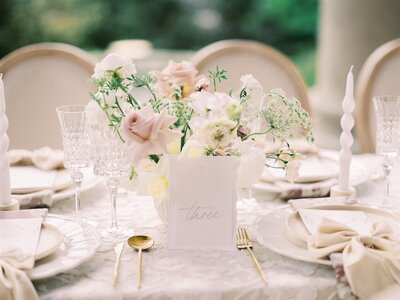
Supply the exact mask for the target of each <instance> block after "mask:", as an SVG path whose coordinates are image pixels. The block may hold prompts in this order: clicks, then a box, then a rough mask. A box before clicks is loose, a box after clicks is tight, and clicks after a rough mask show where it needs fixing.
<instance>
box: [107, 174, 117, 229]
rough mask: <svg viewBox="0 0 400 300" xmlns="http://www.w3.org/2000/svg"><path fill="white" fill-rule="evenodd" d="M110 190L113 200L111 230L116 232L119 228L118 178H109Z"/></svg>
mask: <svg viewBox="0 0 400 300" xmlns="http://www.w3.org/2000/svg"><path fill="white" fill-rule="evenodd" d="M107 186H108V190H109V192H110V200H111V226H110V231H111V232H114V231H117V230H118V223H117V192H118V186H119V180H118V179H116V178H109V179H108V180H107Z"/></svg>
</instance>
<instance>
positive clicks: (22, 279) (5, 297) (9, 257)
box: [0, 248, 39, 300]
mask: <svg viewBox="0 0 400 300" xmlns="http://www.w3.org/2000/svg"><path fill="white" fill-rule="evenodd" d="M34 264H35V259H34V258H33V256H29V257H27V256H25V255H24V254H23V252H22V251H21V250H20V249H17V248H13V249H9V250H5V251H4V252H2V253H0V268H1V272H0V299H2V300H19V299H27V300H35V299H39V297H38V295H37V294H36V290H35V288H34V286H33V284H32V282H31V281H30V279H29V278H28V275H27V274H26V273H25V272H26V271H28V270H30V269H32V268H33V266H34Z"/></svg>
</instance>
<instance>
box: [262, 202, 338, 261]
mask: <svg viewBox="0 0 400 300" xmlns="http://www.w3.org/2000/svg"><path fill="white" fill-rule="evenodd" d="M293 212H294V210H293V209H292V208H291V206H290V205H285V206H283V207H280V208H277V209H275V210H273V211H271V212H270V213H268V214H267V215H265V216H263V217H260V218H258V219H257V220H256V222H255V224H254V227H255V228H254V232H255V235H256V238H257V241H258V243H260V244H261V245H263V246H264V247H266V248H268V249H270V250H272V251H274V252H276V253H278V254H281V255H284V256H287V257H290V258H293V259H297V260H301V261H306V262H313V263H319V264H323V265H330V264H331V263H330V261H326V260H323V259H315V258H313V257H312V256H311V255H310V254H309V253H308V251H307V250H306V249H304V248H301V247H299V246H296V245H294V244H293V243H291V242H290V241H289V240H288V239H287V238H286V236H287V232H286V227H285V222H286V219H287V218H288V217H289V216H290V214H292V213H293Z"/></svg>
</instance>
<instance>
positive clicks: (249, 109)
mask: <svg viewBox="0 0 400 300" xmlns="http://www.w3.org/2000/svg"><path fill="white" fill-rule="evenodd" d="M240 81H241V82H242V89H245V90H246V93H247V100H246V101H245V102H244V103H243V113H242V116H243V119H244V120H243V121H245V122H250V124H247V127H249V128H250V129H252V131H258V130H259V129H260V123H259V122H258V121H257V120H254V119H255V117H256V115H257V113H258V111H259V110H260V108H262V107H263V106H264V104H265V103H264V102H265V94H264V90H263V87H262V85H261V84H260V82H259V81H258V80H257V79H255V78H254V77H253V75H250V74H247V75H243V76H242V77H241V78H240Z"/></svg>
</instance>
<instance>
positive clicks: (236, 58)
mask: <svg viewBox="0 0 400 300" xmlns="http://www.w3.org/2000/svg"><path fill="white" fill-rule="evenodd" d="M192 62H193V63H194V65H195V67H196V68H197V69H198V70H199V71H200V73H203V74H207V73H208V71H209V70H214V69H215V67H216V66H217V65H218V66H219V68H220V69H225V70H227V71H228V72H227V77H228V80H225V81H223V83H222V86H221V89H222V90H225V91H228V90H230V89H234V90H237V89H239V88H240V86H241V83H240V76H241V75H244V74H252V75H253V76H254V77H255V78H256V79H258V80H259V81H260V83H261V84H262V85H263V87H264V91H266V92H267V91H269V90H271V89H273V88H282V89H283V90H284V91H285V92H286V94H287V95H288V96H293V97H296V98H297V99H298V100H299V101H300V102H301V103H302V105H303V107H304V108H305V109H306V110H307V111H308V112H309V113H311V107H310V104H309V100H308V95H307V89H306V86H305V84H304V80H303V78H302V76H301V75H300V73H299V71H298V70H297V68H296V67H295V65H294V64H293V63H292V62H291V61H290V60H289V59H288V58H287V57H286V56H284V55H283V54H282V53H280V52H278V51H277V50H275V49H273V48H271V47H269V46H267V45H265V44H262V43H259V42H255V41H247V40H224V41H219V42H216V43H213V44H211V45H208V46H206V47H204V48H202V49H200V50H199V51H198V52H197V53H196V54H195V55H194V57H193V58H192Z"/></svg>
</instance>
